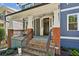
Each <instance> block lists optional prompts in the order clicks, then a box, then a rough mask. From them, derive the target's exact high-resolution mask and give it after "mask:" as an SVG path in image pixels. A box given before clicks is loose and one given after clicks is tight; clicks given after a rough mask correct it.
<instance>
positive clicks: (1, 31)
mask: <svg viewBox="0 0 79 59" xmlns="http://www.w3.org/2000/svg"><path fill="white" fill-rule="evenodd" d="M3 39H5V29H4V28H1V27H0V41H2V40H3Z"/></svg>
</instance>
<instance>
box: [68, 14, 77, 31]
mask: <svg viewBox="0 0 79 59" xmlns="http://www.w3.org/2000/svg"><path fill="white" fill-rule="evenodd" d="M68 30H69V31H74V30H78V14H74V15H68Z"/></svg>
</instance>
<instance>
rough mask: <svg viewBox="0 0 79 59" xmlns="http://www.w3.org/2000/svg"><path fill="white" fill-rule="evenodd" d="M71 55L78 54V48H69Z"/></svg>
mask: <svg viewBox="0 0 79 59" xmlns="http://www.w3.org/2000/svg"><path fill="white" fill-rule="evenodd" d="M71 55H72V56H79V50H77V49H72V50H71Z"/></svg>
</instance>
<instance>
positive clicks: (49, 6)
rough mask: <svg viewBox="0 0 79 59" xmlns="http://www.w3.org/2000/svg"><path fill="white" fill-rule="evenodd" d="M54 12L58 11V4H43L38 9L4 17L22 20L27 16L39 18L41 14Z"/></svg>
mask: <svg viewBox="0 0 79 59" xmlns="http://www.w3.org/2000/svg"><path fill="white" fill-rule="evenodd" d="M55 10H58V3H52V4H45V5H42V6H39V7H35V8H31V9H26V10H23V11H19V12H16V13H12V14H10V15H7V16H6V17H7V18H9V19H10V20H22V19H23V18H27V17H28V16H39V15H43V14H49V13H53V11H55Z"/></svg>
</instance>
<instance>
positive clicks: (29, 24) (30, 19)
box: [27, 16, 33, 28]
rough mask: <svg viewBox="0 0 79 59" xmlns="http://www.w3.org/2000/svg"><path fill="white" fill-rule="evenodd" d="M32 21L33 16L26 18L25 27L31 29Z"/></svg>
mask: <svg viewBox="0 0 79 59" xmlns="http://www.w3.org/2000/svg"><path fill="white" fill-rule="evenodd" d="M32 20H33V16H29V17H28V26H27V28H33V26H32Z"/></svg>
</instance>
